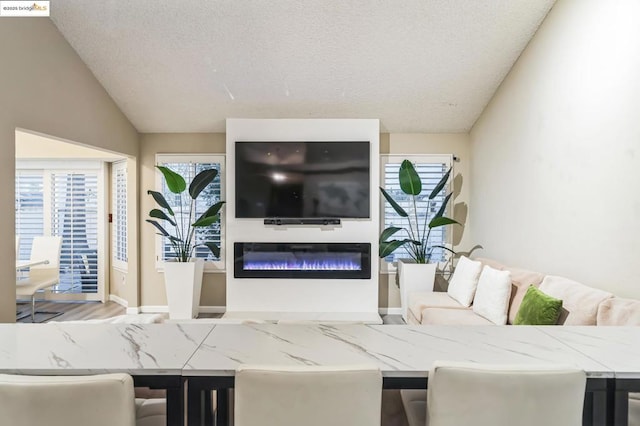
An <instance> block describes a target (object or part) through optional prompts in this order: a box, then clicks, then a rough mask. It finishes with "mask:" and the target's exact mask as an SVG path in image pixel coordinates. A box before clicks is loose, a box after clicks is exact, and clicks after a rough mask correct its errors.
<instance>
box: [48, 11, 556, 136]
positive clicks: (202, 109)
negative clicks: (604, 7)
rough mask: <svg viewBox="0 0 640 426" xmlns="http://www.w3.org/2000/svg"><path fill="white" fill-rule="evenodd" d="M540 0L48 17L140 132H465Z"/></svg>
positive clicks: (530, 25)
mask: <svg viewBox="0 0 640 426" xmlns="http://www.w3.org/2000/svg"><path fill="white" fill-rule="evenodd" d="M554 1H555V0H402V1H399V0H271V1H266V0H222V1H218V0H135V1H132V0H104V1H101V2H87V1H86V0H56V1H55V2H52V8H51V9H52V10H51V19H52V20H53V22H54V23H55V24H56V26H57V27H58V28H59V29H60V31H61V32H62V34H63V35H64V36H65V38H66V39H67V40H68V41H69V43H70V44H71V46H73V48H74V49H75V50H76V51H77V52H78V54H79V55H80V57H81V58H82V59H83V60H84V62H85V63H86V64H87V65H88V66H89V68H90V69H91V70H92V71H93V73H94V74H95V76H96V77H97V78H98V80H99V81H100V82H101V83H102V85H103V86H104V87H105V89H106V90H107V92H109V94H110V95H111V96H112V97H113V99H114V100H115V102H116V103H117V104H118V105H119V107H120V108H121V109H122V111H123V112H124V113H125V114H126V115H127V117H128V118H129V119H130V120H131V122H132V123H133V124H134V126H136V128H137V129H138V130H139V131H140V132H212V131H213V132H221V131H224V123H225V121H224V120H225V119H226V118H285V117H286V118H310V117H312V118H379V119H380V121H381V127H382V131H387V132H427V133H431V132H467V131H468V130H469V129H470V127H471V126H472V125H473V123H474V122H475V120H476V119H477V118H478V116H479V115H480V113H481V112H482V110H483V108H484V107H485V105H486V104H487V103H488V102H489V100H490V99H491V96H492V95H493V93H494V92H495V90H496V89H497V87H498V85H499V84H500V82H501V81H502V79H503V78H504V76H505V75H506V74H507V72H508V71H509V69H510V68H511V66H512V65H513V63H514V62H515V60H516V59H517V57H518V55H519V54H520V52H521V51H522V50H523V49H524V47H525V46H526V44H527V43H528V41H529V40H530V39H531V37H532V36H533V34H534V33H535V31H536V29H537V28H538V26H539V25H540V23H541V22H542V20H543V19H544V17H545V15H546V14H547V12H548V11H549V9H550V8H551V6H552V5H553V3H554Z"/></svg>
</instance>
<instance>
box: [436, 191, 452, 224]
mask: <svg viewBox="0 0 640 426" xmlns="http://www.w3.org/2000/svg"><path fill="white" fill-rule="evenodd" d="M452 195H453V192H450V193H449V195H447V196H446V197H444V201H443V202H442V205H440V209H438V212H437V213H436V215H435V216H434V218H436V217H442V216H443V215H444V211H445V210H446V209H447V204H448V203H449V200H450V199H451V196H452Z"/></svg>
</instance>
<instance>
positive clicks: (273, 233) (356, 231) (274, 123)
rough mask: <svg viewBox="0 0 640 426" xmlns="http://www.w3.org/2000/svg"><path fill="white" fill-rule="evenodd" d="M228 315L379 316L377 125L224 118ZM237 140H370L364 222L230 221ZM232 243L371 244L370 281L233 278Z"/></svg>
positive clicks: (358, 121) (370, 122)
mask: <svg viewBox="0 0 640 426" xmlns="http://www.w3.org/2000/svg"><path fill="white" fill-rule="evenodd" d="M226 124H227V132H226V137H227V147H226V153H227V169H226V177H227V197H226V201H227V204H226V206H225V217H226V229H227V232H226V247H227V254H228V255H227V259H226V269H227V311H228V312H229V311H273V312H366V313H377V312H378V265H379V262H378V256H377V253H378V236H379V233H380V223H379V216H380V215H379V190H378V182H380V176H379V173H380V172H379V152H380V142H379V133H380V125H379V121H378V120H367V119H353V120H351V119H228V120H227V123H226ZM236 141H369V142H370V150H371V151H370V158H371V169H370V172H371V173H370V185H371V193H370V212H371V217H370V218H369V219H343V220H342V224H341V225H340V226H335V227H331V226H311V225H309V226H306V225H305V226H266V225H264V223H263V219H236V218H235V173H236V171H235V142H236ZM235 242H359V243H367V242H369V243H371V279H366V280H363V279H355V280H348V279H345V280H341V279H326V280H324V279H323V280H319V279H308V280H298V279H247V278H243V279H236V278H234V276H233V245H234V243H235Z"/></svg>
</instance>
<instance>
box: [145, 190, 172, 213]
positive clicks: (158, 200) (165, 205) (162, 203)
mask: <svg viewBox="0 0 640 426" xmlns="http://www.w3.org/2000/svg"><path fill="white" fill-rule="evenodd" d="M147 194H149V195H151V196H152V197H153V199H154V200H155V201H156V203H158V205H159V206H160V207H162V208H163V209H166V210H167V211H168V212H169V214H170V215H171V216H175V214H174V213H173V210H171V206H170V205H169V203H167V200H166V199H165V198H164V195H162V194H161V193H160V192H158V191H152V190H148V191H147Z"/></svg>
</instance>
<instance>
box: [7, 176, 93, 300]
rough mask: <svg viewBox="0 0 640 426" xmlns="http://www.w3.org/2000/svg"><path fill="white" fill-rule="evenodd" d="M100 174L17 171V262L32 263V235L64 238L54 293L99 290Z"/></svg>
mask: <svg viewBox="0 0 640 426" xmlns="http://www.w3.org/2000/svg"><path fill="white" fill-rule="evenodd" d="M98 181H99V170H86V171H85V170H82V171H80V170H57V169H53V170H46V169H45V170H36V169H18V170H17V171H16V191H15V201H16V235H18V236H19V237H20V253H19V258H20V259H23V260H26V259H29V256H30V253H31V244H32V242H33V237H35V236H38V235H59V236H62V249H61V253H60V283H59V284H58V285H57V286H56V287H55V291H56V292H62V293H97V292H98V195H99V194H98Z"/></svg>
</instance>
